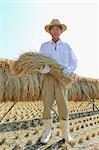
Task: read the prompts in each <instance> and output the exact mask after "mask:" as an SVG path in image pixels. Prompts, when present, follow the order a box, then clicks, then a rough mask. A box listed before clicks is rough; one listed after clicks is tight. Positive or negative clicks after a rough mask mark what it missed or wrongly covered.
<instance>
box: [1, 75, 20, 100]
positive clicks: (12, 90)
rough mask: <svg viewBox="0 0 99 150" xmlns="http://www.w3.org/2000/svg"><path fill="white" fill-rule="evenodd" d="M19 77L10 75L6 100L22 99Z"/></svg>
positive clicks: (6, 87)
mask: <svg viewBox="0 0 99 150" xmlns="http://www.w3.org/2000/svg"><path fill="white" fill-rule="evenodd" d="M20 95H21V93H20V80H19V77H14V76H10V77H9V78H8V80H7V82H6V84H5V92H4V101H5V102H6V101H13V102H17V101H19V100H20Z"/></svg>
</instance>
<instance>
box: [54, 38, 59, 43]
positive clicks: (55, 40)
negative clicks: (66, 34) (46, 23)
mask: <svg viewBox="0 0 99 150" xmlns="http://www.w3.org/2000/svg"><path fill="white" fill-rule="evenodd" d="M52 40H53V41H54V43H56V42H57V41H59V40H60V39H59V38H58V39H52Z"/></svg>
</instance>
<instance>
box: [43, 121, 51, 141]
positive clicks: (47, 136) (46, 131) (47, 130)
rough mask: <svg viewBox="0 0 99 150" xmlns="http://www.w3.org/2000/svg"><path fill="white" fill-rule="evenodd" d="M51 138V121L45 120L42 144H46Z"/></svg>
mask: <svg viewBox="0 0 99 150" xmlns="http://www.w3.org/2000/svg"><path fill="white" fill-rule="evenodd" d="M50 137H51V119H46V120H44V132H43V135H42V138H41V140H40V142H41V143H42V144H46V143H47V142H48V141H49V139H50Z"/></svg>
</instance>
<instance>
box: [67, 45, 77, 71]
mask: <svg viewBox="0 0 99 150" xmlns="http://www.w3.org/2000/svg"><path fill="white" fill-rule="evenodd" d="M77 63H78V60H77V57H76V56H75V54H74V52H73V50H72V48H71V47H70V46H69V47H68V67H67V68H68V69H70V70H72V71H74V70H75V69H76V67H77Z"/></svg>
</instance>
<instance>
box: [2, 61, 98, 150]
mask: <svg viewBox="0 0 99 150" xmlns="http://www.w3.org/2000/svg"><path fill="white" fill-rule="evenodd" d="M12 63H13V61H10V60H0V150H83V149H84V150H99V79H92V78H86V77H79V78H78V80H77V81H75V82H74V83H73V84H72V86H71V87H70V88H69V89H68V90H69V95H68V100H69V114H70V116H69V119H70V132H71V135H72V137H73V139H74V140H75V142H76V144H75V145H73V144H72V145H69V144H67V145H65V144H64V140H63V139H62V138H61V131H60V124H59V116H58V111H57V105H56V103H54V107H53V111H52V138H51V139H50V141H49V142H48V144H46V145H41V144H40V142H39V139H40V137H41V135H42V132H43V119H42V117H43V116H42V114H43V103H42V99H41V92H42V76H41V74H38V73H36V72H35V73H27V74H25V75H23V76H21V77H20V76H19V77H18V76H14V75H13V73H12V70H11V66H12ZM93 100H94V104H95V105H94V104H93ZM97 108H98V109H97Z"/></svg>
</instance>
